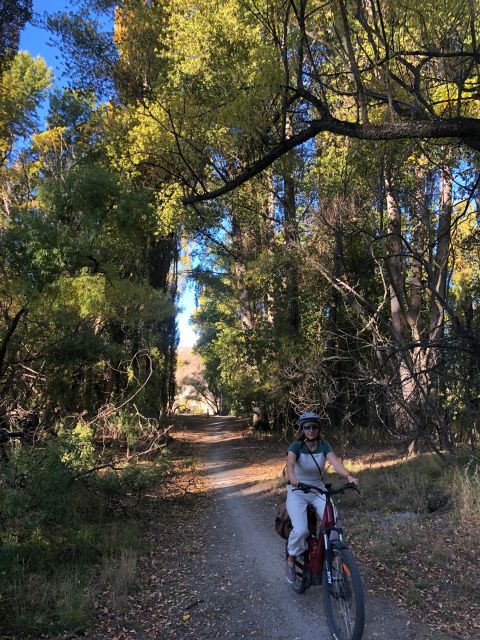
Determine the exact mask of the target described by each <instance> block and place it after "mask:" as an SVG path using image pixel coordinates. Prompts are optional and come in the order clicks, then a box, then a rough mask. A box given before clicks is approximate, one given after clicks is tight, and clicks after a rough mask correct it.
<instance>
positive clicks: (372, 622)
mask: <svg viewBox="0 0 480 640" xmlns="http://www.w3.org/2000/svg"><path fill="white" fill-rule="evenodd" d="M198 437H199V440H198V443H197V446H198V448H199V449H200V455H201V457H202V458H203V461H204V468H205V474H206V479H207V483H208V485H209V487H210V489H211V492H212V494H211V495H212V498H211V502H212V509H211V511H210V513H209V518H208V527H209V530H210V534H209V545H208V549H207V550H206V552H207V553H206V558H207V560H206V561H207V563H208V565H209V567H211V570H212V580H213V582H212V586H215V581H216V580H218V581H219V582H218V584H223V593H224V604H225V607H224V611H225V622H226V624H225V626H224V627H223V630H222V631H221V632H219V633H221V635H218V636H211V637H212V638H213V637H226V638H238V639H240V638H258V639H260V640H327V639H329V638H331V635H330V632H329V630H328V627H327V626H326V622H325V618H324V612H323V600H322V587H311V588H310V589H308V590H307V591H306V592H305V593H304V594H303V595H298V594H296V593H295V592H294V591H293V590H292V589H291V587H290V586H289V585H288V584H287V582H286V580H285V578H284V573H283V572H284V567H285V560H284V557H285V556H284V553H285V550H284V543H283V541H282V539H281V538H280V537H279V536H277V535H276V533H275V532H274V529H273V520H274V516H275V508H274V507H272V503H271V500H268V499H266V497H265V494H264V491H263V490H262V484H261V483H260V485H259V484H258V482H257V481H256V471H255V465H253V469H252V465H251V464H250V462H251V457H250V456H251V452H250V455H249V450H248V448H247V444H246V443H245V441H244V439H243V438H242V436H241V432H240V430H239V428H238V424H236V423H235V421H234V420H233V419H231V418H214V419H211V421H209V422H207V423H206V424H203V425H202V432H201V434H198ZM249 447H251V443H250V444H249ZM363 579H364V585H365V590H366V591H367V607H366V609H367V612H366V617H367V624H366V629H365V634H364V638H365V639H377V638H378V639H383V638H384V639H388V640H407V639H414V638H418V639H427V638H432V639H433V638H435V639H436V640H441V639H442V638H448V637H450V636H446V635H444V634H441V633H439V632H435V633H434V632H433V631H431V630H430V629H429V628H428V627H426V626H425V625H416V624H413V623H410V622H409V621H408V619H407V617H406V616H405V614H404V612H402V611H401V610H400V609H398V608H397V607H396V605H394V604H393V603H390V602H389V601H387V600H385V599H384V598H378V597H373V596H368V584H366V579H365V576H364V577H363ZM225 581H226V582H225Z"/></svg>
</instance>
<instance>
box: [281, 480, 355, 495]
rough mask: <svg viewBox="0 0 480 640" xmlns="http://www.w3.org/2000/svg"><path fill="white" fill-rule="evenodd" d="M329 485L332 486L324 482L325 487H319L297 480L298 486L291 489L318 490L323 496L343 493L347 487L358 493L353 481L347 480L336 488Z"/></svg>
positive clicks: (308, 491)
mask: <svg viewBox="0 0 480 640" xmlns="http://www.w3.org/2000/svg"><path fill="white" fill-rule="evenodd" d="M331 487H332V485H331V484H326V485H325V489H322V488H321V487H316V486H315V485H313V484H305V483H304V482H299V483H298V486H297V487H294V489H293V490H294V491H303V493H310V491H318V493H321V494H323V495H325V496H334V495H335V494H337V493H343V492H344V491H347V489H353V491H356V492H357V493H358V494H360V490H359V488H358V487H357V485H356V484H355V483H353V482H347V484H344V485H343V487H339V488H338V489H332V488H331Z"/></svg>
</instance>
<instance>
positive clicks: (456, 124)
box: [184, 117, 480, 204]
mask: <svg viewBox="0 0 480 640" xmlns="http://www.w3.org/2000/svg"><path fill="white" fill-rule="evenodd" d="M323 132H328V133H334V134H336V135H340V136H346V137H347V138H356V139H357V140H402V139H422V138H423V139H438V138H458V139H459V140H461V141H462V142H463V143H464V144H466V145H467V146H469V147H470V148H471V149H474V150H475V151H480V120H477V119H475V118H452V119H451V120H425V121H422V122H418V121H417V122H400V123H389V124H381V125H376V124H358V123H354V122H344V121H342V120H337V119H336V118H332V117H329V118H324V119H321V120H312V121H311V123H310V125H309V126H308V127H306V128H305V129H304V130H303V131H300V132H299V133H297V134H296V135H294V136H292V137H291V138H289V139H288V140H284V141H282V142H281V143H280V144H278V145H277V146H276V147H275V148H274V149H272V151H270V152H269V153H267V154H265V155H264V156H263V157H262V158H260V159H259V160H257V161H256V162H254V163H253V164H251V165H250V166H249V167H247V168H246V169H245V170H244V171H242V172H241V173H239V174H238V175H237V176H236V177H235V178H233V179H232V180H229V181H227V182H226V183H225V184H224V185H223V186H222V187H219V188H218V189H214V190H213V191H206V192H205V193H200V194H192V195H190V196H188V197H186V198H185V199H184V204H196V203H199V202H206V201H208V200H214V199H215V198H219V197H220V196H223V195H225V194H226V193H230V191H234V190H235V189H236V188H237V187H239V186H241V185H242V184H244V183H245V182H248V181H249V180H250V179H251V178H254V177H255V176H257V175H259V174H260V173H261V172H262V171H264V170H265V169H267V168H268V167H270V166H271V165H272V164H273V163H274V162H275V161H276V160H278V159H279V158H281V157H282V156H283V155H285V154H286V153H288V152H289V151H291V150H292V149H295V148H296V147H298V146H300V145H301V144H303V143H305V142H307V141H308V140H311V139H312V138H314V137H315V136H317V135H318V134H319V133H323Z"/></svg>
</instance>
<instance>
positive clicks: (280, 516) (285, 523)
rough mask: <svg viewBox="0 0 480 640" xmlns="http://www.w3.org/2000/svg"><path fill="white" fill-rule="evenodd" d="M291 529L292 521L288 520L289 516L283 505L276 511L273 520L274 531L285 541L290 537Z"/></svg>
mask: <svg viewBox="0 0 480 640" xmlns="http://www.w3.org/2000/svg"><path fill="white" fill-rule="evenodd" d="M292 529H293V527H292V521H291V520H290V516H289V515H288V511H287V507H286V506H285V505H284V504H283V505H282V506H281V507H280V509H279V510H278V513H277V516H276V518H275V531H276V532H277V533H278V535H279V536H281V537H282V538H285V540H286V539H287V538H288V536H289V535H290V532H291V530H292Z"/></svg>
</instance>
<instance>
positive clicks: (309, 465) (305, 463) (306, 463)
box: [287, 440, 333, 484]
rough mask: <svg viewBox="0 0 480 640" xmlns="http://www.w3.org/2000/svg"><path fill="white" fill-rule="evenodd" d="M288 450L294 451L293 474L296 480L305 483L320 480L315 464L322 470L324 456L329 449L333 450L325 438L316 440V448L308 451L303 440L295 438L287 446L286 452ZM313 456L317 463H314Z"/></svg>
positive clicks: (314, 482)
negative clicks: (295, 459)
mask: <svg viewBox="0 0 480 640" xmlns="http://www.w3.org/2000/svg"><path fill="white" fill-rule="evenodd" d="M290 451H291V452H292V453H294V454H295V457H296V458H297V461H296V463H295V475H296V476H297V478H298V481H299V482H304V483H305V484H316V483H317V484H318V482H321V477H320V474H319V472H318V468H317V464H318V466H319V467H320V469H322V470H323V467H324V466H325V458H326V457H327V455H328V454H329V453H330V451H333V449H332V446H331V444H330V443H329V442H327V440H317V448H316V449H315V451H312V452H311V453H310V451H309V450H308V448H307V445H306V444H305V443H304V442H302V441H301V440H296V441H295V442H292V444H291V445H290V446H289V447H288V452H290ZM288 452H287V453H288ZM312 456H313V457H312ZM313 458H315V461H316V462H317V464H315V462H314V460H313Z"/></svg>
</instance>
